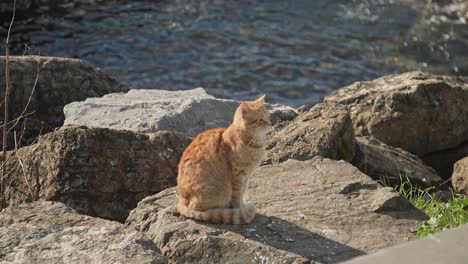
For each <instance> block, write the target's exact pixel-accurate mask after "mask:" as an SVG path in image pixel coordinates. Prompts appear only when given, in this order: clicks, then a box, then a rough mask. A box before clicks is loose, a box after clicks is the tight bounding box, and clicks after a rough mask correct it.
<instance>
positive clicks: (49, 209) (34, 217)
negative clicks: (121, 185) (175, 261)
mask: <svg viewBox="0 0 468 264" xmlns="http://www.w3.org/2000/svg"><path fill="white" fill-rule="evenodd" d="M0 237H1V239H0V263H28V264H42V263H57V264H58V263H64V264H68V263H129V264H130V263H135V264H139V263H154V264H156V263H166V260H165V258H164V257H163V256H162V255H161V254H160V251H159V249H158V248H157V247H156V245H155V244H154V243H153V242H152V241H151V240H150V239H148V238H147V237H146V236H145V235H144V234H142V233H140V232H138V231H136V230H134V229H132V228H128V227H126V226H125V225H123V224H120V223H117V222H112V221H108V220H104V219H99V218H93V217H89V216H84V215H80V214H78V213H77V212H75V211H74V210H72V209H71V208H69V207H67V206H65V205H64V204H62V203H58V202H45V201H41V202H35V203H30V204H24V205H21V206H18V207H16V208H9V209H6V210H4V211H2V212H1V213H0Z"/></svg>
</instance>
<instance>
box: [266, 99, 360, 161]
mask: <svg viewBox="0 0 468 264" xmlns="http://www.w3.org/2000/svg"><path fill="white" fill-rule="evenodd" d="M266 149H267V151H266V157H265V161H264V163H265V164H269V163H279V162H283V161H285V160H288V159H296V160H308V159H311V158H313V157H314V156H322V157H325V158H331V159H336V160H340V159H343V160H347V161H349V160H351V159H352V158H353V156H354V133H353V125H352V123H351V119H350V117H349V113H348V111H347V109H346V107H343V106H341V105H337V104H318V105H316V106H315V107H313V108H312V109H310V110H309V111H306V112H304V113H301V114H300V115H299V116H298V117H296V118H295V119H294V120H292V121H290V122H282V123H279V124H277V125H276V126H274V127H273V129H272V130H271V131H270V133H269V136H268V141H267V147H266Z"/></svg>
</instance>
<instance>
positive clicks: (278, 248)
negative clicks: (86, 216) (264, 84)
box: [126, 157, 427, 263]
mask: <svg viewBox="0 0 468 264" xmlns="http://www.w3.org/2000/svg"><path fill="white" fill-rule="evenodd" d="M249 186H250V188H249V190H248V198H247V200H248V201H253V202H254V203H255V204H256V206H257V213H258V214H257V216H256V218H255V219H254V220H253V222H252V223H251V224H248V225H237V226H235V225H212V224H205V223H202V222H197V221H194V220H191V219H184V218H183V217H180V216H179V215H177V214H176V213H175V212H174V207H175V201H176V188H171V189H168V190H165V191H163V192H161V193H159V194H156V195H154V196H150V197H147V198H145V199H144V200H142V201H141V202H140V203H139V204H138V206H137V208H135V209H134V210H132V211H131V213H130V215H129V217H128V219H127V221H126V224H127V225H129V226H132V227H134V228H136V229H137V230H140V231H143V232H145V233H146V234H147V235H148V236H150V237H151V238H152V239H153V241H154V242H155V243H156V245H157V246H158V247H159V248H160V250H161V252H162V254H164V255H165V256H166V257H167V258H168V261H169V262H171V263H309V261H317V262H319V263H336V262H339V261H344V260H346V259H350V258H353V257H355V256H359V255H362V254H365V253H367V252H374V251H376V250H378V249H380V248H384V247H388V246H391V245H394V244H398V243H401V242H403V241H406V240H407V239H408V238H409V237H411V232H412V231H414V230H416V229H417V228H418V227H419V225H420V224H421V223H422V221H423V220H426V219H427V216H426V215H425V214H424V213H422V212H421V211H419V210H418V209H416V208H414V207H413V206H412V205H411V204H410V203H409V202H408V201H407V200H406V199H404V198H402V197H401V196H399V195H398V194H397V193H395V192H394V191H393V189H392V188H383V187H381V186H380V185H379V184H378V183H377V182H375V181H374V180H372V179H371V178H370V177H369V176H367V175H365V174H363V173H361V172H360V171H359V170H358V169H356V168H355V167H353V166H351V165H350V164H349V163H346V162H344V161H335V160H330V159H323V158H320V157H316V158H314V159H312V160H308V161H297V160H288V161H287V162H283V163H281V164H278V165H267V166H262V167H260V169H259V170H258V171H257V172H256V173H255V175H254V176H253V177H252V179H251V181H250V184H249Z"/></svg>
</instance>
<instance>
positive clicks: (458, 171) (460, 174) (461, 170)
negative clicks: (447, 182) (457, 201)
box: [452, 157, 468, 194]
mask: <svg viewBox="0 0 468 264" xmlns="http://www.w3.org/2000/svg"><path fill="white" fill-rule="evenodd" d="M452 186H453V188H454V189H455V191H456V192H458V193H462V194H468V157H465V158H464V159H461V160H459V161H457V162H456V163H455V165H454V166H453V175H452Z"/></svg>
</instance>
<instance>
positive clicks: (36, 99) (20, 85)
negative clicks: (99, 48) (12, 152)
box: [0, 56, 128, 149]
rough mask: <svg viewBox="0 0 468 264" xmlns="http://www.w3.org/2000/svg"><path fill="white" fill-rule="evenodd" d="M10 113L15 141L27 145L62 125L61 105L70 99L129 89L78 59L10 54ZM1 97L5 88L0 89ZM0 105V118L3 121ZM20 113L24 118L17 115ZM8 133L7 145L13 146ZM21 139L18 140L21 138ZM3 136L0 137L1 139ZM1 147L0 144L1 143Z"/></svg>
mask: <svg viewBox="0 0 468 264" xmlns="http://www.w3.org/2000/svg"><path fill="white" fill-rule="evenodd" d="M5 61H6V59H5V57H4V56H1V57H0V87H1V89H2V91H4V89H5ZM10 79H11V87H12V89H11V96H10V115H9V120H10V121H14V122H13V123H11V125H14V124H16V125H15V127H14V130H13V131H16V133H17V134H18V135H17V141H19V143H21V145H28V144H30V143H32V142H33V141H35V140H36V139H37V137H38V136H39V135H40V134H45V133H47V132H49V131H52V130H53V128H55V127H60V126H62V125H63V121H64V119H65V116H64V114H63V107H64V106H65V105H66V104H68V103H70V102H73V101H80V100H84V99H86V98H88V97H96V96H103V95H105V94H108V93H112V92H124V91H127V90H128V89H127V88H126V87H125V86H123V85H121V84H120V83H118V82H117V81H116V80H115V79H113V78H111V77H109V76H107V75H106V74H104V73H103V72H102V71H101V70H99V69H98V68H95V67H93V66H91V65H89V64H87V63H85V62H83V61H81V60H77V59H68V58H54V57H41V56H12V57H10ZM0 101H2V102H3V101H4V92H1V93H0ZM3 112H4V111H3V109H2V111H0V118H1V120H2V121H3ZM20 116H23V118H20V119H19V120H17V122H16V121H15V120H16V119H18V118H19V117H20ZM12 135H13V133H10V137H9V142H8V148H9V149H13V148H14V143H13V142H14V141H13V136H12ZM0 137H1V136H0ZM20 139H21V140H20ZM1 141H2V140H0V142H1ZM0 147H1V146H0Z"/></svg>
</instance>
